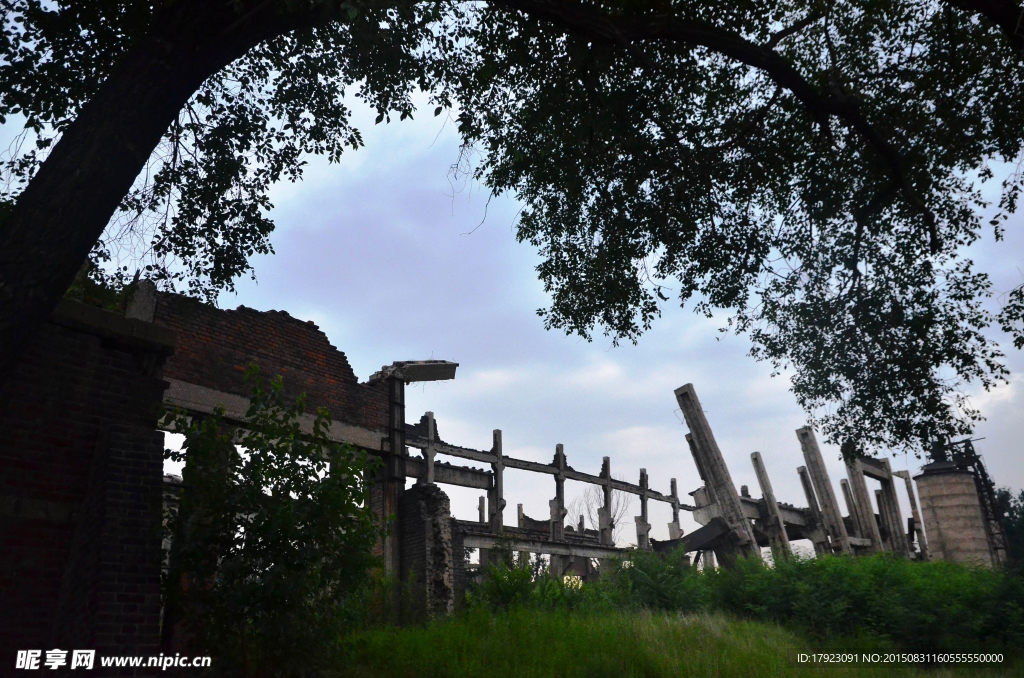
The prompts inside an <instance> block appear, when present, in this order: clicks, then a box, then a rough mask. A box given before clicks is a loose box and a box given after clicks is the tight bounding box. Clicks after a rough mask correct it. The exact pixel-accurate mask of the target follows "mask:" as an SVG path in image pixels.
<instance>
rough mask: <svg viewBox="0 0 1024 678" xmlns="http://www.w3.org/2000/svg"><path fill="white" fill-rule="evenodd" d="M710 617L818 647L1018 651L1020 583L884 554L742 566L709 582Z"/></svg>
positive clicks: (1023, 583) (1022, 619)
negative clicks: (770, 629)
mask: <svg viewBox="0 0 1024 678" xmlns="http://www.w3.org/2000/svg"><path fill="white" fill-rule="evenodd" d="M708 580H709V582H708V583H709V586H710V587H711V589H712V596H713V600H714V603H713V604H714V606H715V608H716V609H720V610H724V611H728V612H731V613H734V614H739V615H744V616H750V617H752V618H756V619H763V620H770V621H776V622H778V623H781V624H783V625H785V626H787V627H789V628H794V629H796V630H799V631H801V632H803V633H806V634H808V635H810V636H812V637H815V638H819V639H821V640H830V639H835V638H839V637H853V638H857V637H874V638H880V639H884V640H887V641H891V642H892V643H894V644H895V645H896V646H898V647H901V648H905V649H910V650H914V651H919V652H939V651H971V650H986V651H991V650H993V649H995V648H1002V649H1005V650H1008V651H1013V650H1014V649H1016V648H1020V647H1022V646H1024V615H1022V614H1021V612H1022V610H1024V580H1022V579H1021V578H1020V577H1016V576H1012V575H1010V574H1007V573H1003V572H994V571H991V570H985V569H974V568H968V567H963V566H960V565H956V564H953V563H949V562H929V563H914V562H911V561H908V560H904V559H900V558H895V557H892V556H887V555H878V556H871V557H862V558H840V557H826V558H813V559H806V560H802V559H792V560H786V561H782V562H779V563H778V564H776V566H775V567H774V568H769V567H766V566H764V565H763V564H761V563H759V562H757V561H749V560H748V561H741V562H740V563H739V565H738V567H737V568H736V569H734V570H717V571H715V572H714V574H709V575H708Z"/></svg>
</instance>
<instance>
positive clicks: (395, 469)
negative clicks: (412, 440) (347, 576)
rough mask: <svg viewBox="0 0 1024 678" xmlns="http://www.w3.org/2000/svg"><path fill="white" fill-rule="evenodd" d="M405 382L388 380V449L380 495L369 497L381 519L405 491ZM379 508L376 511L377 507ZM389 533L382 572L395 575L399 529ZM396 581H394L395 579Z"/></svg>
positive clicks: (394, 508)
mask: <svg viewBox="0 0 1024 678" xmlns="http://www.w3.org/2000/svg"><path fill="white" fill-rule="evenodd" d="M405 456H406V450H405V382H404V381H402V379H401V378H399V377H389V378H388V449H387V450H386V451H385V457H384V468H383V469H382V471H381V474H380V476H378V479H377V482H376V483H375V487H374V488H373V490H372V491H371V496H372V493H373V492H375V493H377V494H379V495H380V497H379V498H376V501H373V500H374V499H375V498H372V499H371V501H373V503H374V508H375V509H378V510H379V511H380V517H381V518H382V519H385V520H386V519H387V518H388V517H389V516H397V515H398V502H399V501H400V500H401V498H402V493H403V492H404V491H405V478H406V475H405ZM378 507H379V508H378ZM396 527H397V529H395V530H389V531H388V533H387V535H386V536H385V537H384V544H383V556H384V571H385V572H386V573H388V574H397V572H398V564H399V560H400V548H401V535H400V534H399V530H400V529H401V527H400V526H396ZM396 582H397V578H396Z"/></svg>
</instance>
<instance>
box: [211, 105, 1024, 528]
mask: <svg viewBox="0 0 1024 678" xmlns="http://www.w3.org/2000/svg"><path fill="white" fill-rule="evenodd" d="M429 110H430V108H429V107H427V106H425V105H424V106H422V107H421V112H422V113H423V116H422V117H421V116H417V118H416V119H414V120H412V121H408V120H407V121H403V122H400V123H398V122H394V123H391V124H380V125H374V124H373V113H372V112H370V111H367V110H359V109H357V111H356V117H355V122H356V125H357V126H358V127H359V128H360V130H361V131H362V132H363V134H364V138H365V141H366V146H365V147H364V148H360V149H359V150H357V151H353V152H348V153H346V154H345V156H344V157H343V158H342V160H341V162H340V163H338V164H334V165H331V164H328V163H327V162H325V161H323V160H321V159H318V158H313V159H311V162H310V165H309V167H308V168H307V171H306V175H305V179H304V180H303V181H302V182H301V183H296V184H283V185H279V186H277V187H275V188H274V189H273V192H272V196H271V198H272V202H273V203H274V205H275V207H274V210H273V212H272V217H273V218H274V220H275V221H276V223H277V231H276V232H275V234H274V236H273V239H272V242H273V245H274V248H275V250H276V254H274V255H272V256H260V257H257V258H256V259H255V260H254V262H253V263H254V265H255V269H256V274H257V278H258V281H257V282H252V281H249V280H243V281H240V283H239V285H238V289H237V294H225V295H223V296H222V297H221V299H220V305H221V306H222V307H225V308H235V307H237V306H238V305H245V306H249V307H252V308H256V309H260V310H270V309H275V310H285V311H288V312H289V313H290V314H292V315H293V316H295V317H298V318H301V319H303V320H313V321H314V322H315V323H317V324H318V325H319V326H320V328H321V329H322V330H323V331H324V332H325V333H326V334H327V336H328V338H329V339H330V341H331V342H332V343H333V344H334V345H335V346H336V347H337V348H338V349H340V350H341V351H343V352H345V354H346V355H347V356H348V359H349V361H350V363H351V364H352V367H353V368H354V370H355V373H356V375H357V376H358V377H359V379H360V380H361V381H365V380H366V379H367V378H368V377H369V376H370V374H371V373H373V372H374V371H376V370H377V369H379V368H380V367H381V366H382V365H387V364H390V363H392V362H393V361H396V360H421V359H443V360H451V361H455V362H457V363H459V368H458V371H457V376H456V378H455V379H454V380H453V381H448V382H432V383H423V384H415V385H412V386H410V387H409V388H408V389H407V410H406V412H407V419H408V420H409V421H415V420H418V418H419V416H420V415H421V414H422V413H423V412H425V411H427V410H430V411H433V412H434V414H435V417H436V419H437V425H438V432H439V435H440V436H441V437H442V438H443V439H444V440H445V441H446V442H449V443H453V444H456V445H460V446H464V447H472V448H476V449H489V448H490V446H491V432H492V430H493V429H501V430H502V432H503V446H504V452H505V454H507V455H510V456H514V457H518V458H522V459H528V460H533V461H540V462H550V461H551V458H552V456H553V455H554V451H555V445H556V444H558V443H562V444H564V446H565V453H566V455H567V458H568V463H569V464H570V465H571V466H573V467H574V468H575V469H577V470H580V471H584V472H589V473H594V474H596V473H598V471H599V469H600V466H601V458H602V457H604V456H608V457H610V458H611V469H612V474H613V475H614V476H616V477H619V478H622V479H625V480H628V481H630V482H634V483H635V482H638V479H639V471H640V469H641V468H646V469H647V471H648V474H649V477H650V482H651V486H652V488H653V489H656V490H659V491H662V492H665V493H667V492H668V489H669V479H670V478H677V479H678V481H679V491H680V494H681V495H682V496H683V498H684V500H685V501H689V500H690V498H689V497H686V496H685V495H686V494H687V493H689V492H691V491H692V490H694V489H696V488H697V487H698V486H699V485H700V484H701V482H700V479H699V476H698V474H697V471H696V468H695V467H694V464H693V461H692V457H691V455H690V453H689V450H688V449H687V446H686V441H685V438H684V434H685V433H686V427H685V425H684V424H683V423H682V417H681V413H680V412H679V410H678V408H677V405H676V402H675V398H674V395H673V390H674V389H675V388H677V387H679V386H681V385H683V384H686V383H693V384H694V387H695V389H696V392H697V394H698V397H699V398H700V400H701V404H702V406H703V408H704V411H705V413H706V416H707V418H708V421H709V423H710V425H711V427H712V430H713V431H714V434H715V437H716V439H717V441H718V444H719V447H720V448H721V450H722V453H723V455H724V457H725V460H726V462H727V464H728V465H729V468H730V471H731V474H732V478H733V481H734V483H735V484H736V486H737V489H739V486H740V485H748V486H749V487H750V493H751V494H752V495H753V496H754V497H759V496H760V490H759V489H758V487H757V481H756V478H755V476H754V472H753V468H752V466H751V462H750V453H751V452H753V451H755V450H756V451H760V452H761V454H762V456H763V458H764V461H765V465H766V467H767V470H768V474H769V476H770V478H771V481H772V484H773V487H774V490H775V494H776V496H777V497H778V499H779V500H780V501H785V502H790V503H793V504H796V505H800V506H805V505H806V500H805V499H804V495H803V491H802V489H801V486H800V483H799V480H798V477H797V473H796V467H798V466H801V465H803V464H804V461H803V457H802V454H801V452H800V447H799V444H798V442H797V438H796V434H795V430H796V429H797V428H799V427H800V426H802V425H804V424H805V421H806V416H805V414H804V413H803V412H802V411H801V409H800V408H799V407H798V406H797V404H796V401H795V399H794V397H793V395H792V393H790V391H789V380H788V376H786V375H785V374H784V375H783V376H781V377H776V378H772V377H771V376H770V373H771V369H770V367H769V365H767V364H763V363H757V362H755V361H754V360H753V359H751V358H749V357H747V356H746V353H747V351H748V350H749V342H748V340H747V339H746V338H745V337H742V336H734V335H729V334H722V333H719V332H718V331H717V330H718V328H719V327H721V326H722V324H723V322H724V316H723V317H721V318H714V319H708V318H705V317H703V316H700V315H697V314H694V313H693V312H692V311H691V310H689V309H680V308H679V306H678V303H675V304H673V303H671V302H670V303H668V304H666V305H665V307H664V309H663V314H662V317H661V318H660V319H658V320H657V321H656V322H655V324H654V327H653V328H652V329H651V330H650V331H649V332H647V333H646V334H645V335H643V336H642V337H641V339H640V341H639V343H638V344H637V345H636V346H633V345H631V344H628V343H627V344H624V345H620V346H618V347H613V346H612V342H611V341H610V340H609V339H606V338H602V337H600V336H598V337H596V338H595V339H594V341H593V342H592V343H588V342H587V341H585V340H582V339H580V338H579V337H574V336H566V335H564V334H563V333H562V332H560V331H557V330H555V331H547V330H545V329H544V327H543V321H542V319H541V318H540V317H538V315H537V313H536V311H537V309H539V308H541V307H543V306H546V305H547V303H548V298H547V296H546V294H545V293H544V291H543V288H542V286H541V283H540V282H539V281H538V280H537V276H536V272H535V271H534V267H535V266H536V265H537V264H538V263H539V261H540V258H539V257H538V255H537V252H536V251H535V249H534V248H533V247H532V246H530V245H529V244H527V243H523V244H521V243H518V242H516V239H515V220H516V215H517V211H518V209H519V204H518V203H517V202H516V201H515V199H514V197H510V196H498V197H491V196H489V195H488V193H487V192H486V189H485V188H484V187H483V186H480V185H475V184H472V183H459V182H454V183H453V180H452V178H451V177H450V175H449V170H450V167H451V166H452V164H453V163H455V162H456V161H457V159H458V154H459V138H458V135H457V133H456V131H455V129H454V126H453V125H452V124H451V122H450V121H447V120H446V119H445V118H444V117H443V116H442V117H436V118H435V117H430V115H429ZM1021 225H1022V219H1021V217H1020V216H1017V217H1016V218H1014V220H1013V221H1011V222H1010V224H1009V227H1008V229H1007V236H1006V240H1005V241H1004V242H1001V243H998V244H996V243H994V242H993V239H992V237H991V234H988V233H987V234H986V240H985V241H984V242H982V243H980V244H978V245H976V246H974V247H973V248H972V252H971V255H972V256H974V257H975V259H976V261H977V262H978V264H979V265H980V268H981V269H982V270H986V271H988V272H989V273H990V274H991V275H992V276H993V280H994V282H995V287H996V289H997V290H998V291H1002V292H1005V291H1007V290H1009V289H1011V288H1012V287H1014V286H1015V285H1016V284H1019V282H1020V281H1021V279H1022V273H1021V268H1020V265H1021V257H1020V255H1021V252H1022V251H1024V234H1022V233H1021V229H1020V226H1021ZM994 336H997V337H998V338H1000V339H1001V340H1003V343H1004V345H1005V346H1007V347H1008V348H1007V349H1006V350H1007V352H1008V356H1007V363H1008V365H1009V367H1010V369H1011V370H1012V372H1014V373H1015V374H1017V373H1020V372H1022V371H1024V357H1022V355H1021V352H1020V351H1016V350H1014V349H1013V348H1012V346H1010V344H1009V342H1008V341H1006V337H1005V336H1002V335H1000V334H999V333H997V334H996V335H994ZM971 393H974V391H971ZM974 403H975V404H976V405H977V406H978V407H980V409H981V411H982V413H983V414H984V415H985V416H986V417H987V421H985V422H983V423H982V424H981V425H980V426H979V427H978V429H977V433H976V437H984V438H985V440H983V441H981V442H979V443H977V446H978V450H979V452H981V454H982V455H983V457H984V459H985V461H986V463H987V465H988V468H989V471H990V473H991V475H992V476H993V478H994V479H995V481H996V482H997V484H999V485H1001V486H1009V487H1012V488H1015V489H1017V490H1019V489H1020V488H1021V487H1024V464H1021V463H1020V461H1019V460H1020V458H1021V453H1022V451H1024V450H1022V449H1021V447H1022V444H1021V441H1022V440H1024V421H1022V418H1021V417H1020V413H1021V412H1022V405H1024V393H1022V391H1021V389H1020V387H1019V386H1018V384H1017V383H1016V380H1015V379H1014V381H1013V382H1012V383H1011V384H1010V385H1009V386H1004V387H1001V388H998V389H996V390H995V391H993V392H989V393H985V392H980V393H977V395H976V397H975V398H974ZM822 447H823V453H824V456H825V461H826V465H827V467H828V470H829V473H830V474H831V480H832V484H833V486H834V488H835V491H836V494H837V496H840V497H841V494H840V491H839V479H840V478H842V477H845V468H844V467H843V465H842V462H841V461H840V460H839V452H838V449H836V448H834V447H831V446H828V445H824V444H823V445H822ZM414 452H415V451H414ZM450 461H457V460H450ZM891 461H892V465H893V468H894V469H896V470H898V469H904V468H907V469H910V470H911V471H912V472H914V473H916V472H917V470H918V468H919V467H920V464H921V462H920V460H917V459H915V458H913V457H912V456H911V457H909V458H908V457H907V456H904V455H900V456H897V457H894V458H892V460H891ZM459 463H465V462H459ZM873 482H874V481H870V480H869V486H871V487H873V485H872V483H873ZM553 485H554V483H553V480H552V479H551V478H550V477H548V476H538V475H536V474H531V473H527V472H524V471H506V476H505V488H506V489H505V498H506V501H507V507H506V509H505V514H504V520H505V523H506V524H515V521H516V505H517V504H519V503H521V504H523V506H524V510H525V512H526V513H527V515H530V516H531V517H534V518H539V519H546V518H547V515H548V504H547V502H548V500H549V499H550V498H552V497H553V496H554V487H553ZM444 489H445V490H446V492H447V493H448V495H449V497H450V498H451V502H452V510H453V513H454V514H455V515H456V516H457V517H459V518H463V519H476V516H477V501H478V497H479V495H480V492H479V491H477V490H471V489H467V488H457V487H450V486H446V487H445V488H444ZM584 489H585V486H583V485H581V484H579V483H573V482H569V483H567V488H566V491H567V499H568V500H569V501H571V500H572V499H573V498H574V497H575V496H576V495H578V494H579V493H580V492H582V491H583V490H584ZM898 492H899V493H900V494H901V500H902V504H903V511H904V516H909V505H908V503H907V500H906V497H905V496H902V495H903V489H902V487H900V488H899V490H898ZM840 502H842V500H841V499H840ZM638 512H639V503H638V502H636V501H634V503H633V505H632V507H631V510H630V517H627V518H626V520H625V521H624V522H625V523H627V524H626V525H625V526H624V528H623V529H622V530H621V532H620V533H619V540H620V542H621V543H630V542H635V540H636V536H635V530H634V528H633V520H632V517H631V516H632V515H635V514H637V513H638ZM844 513H845V510H844ZM670 519H671V511H670V509H669V507H668V506H667V505H665V504H660V503H657V502H651V505H650V519H649V520H650V522H651V524H652V536H653V537H654V538H667V536H668V529H667V524H668V521H669V520H670ZM696 527H697V525H696V523H694V522H693V520H692V519H691V518H690V516H689V515H688V514H685V513H684V515H683V528H684V529H685V530H686V531H687V532H689V531H692V530H693V529H695V528H696Z"/></svg>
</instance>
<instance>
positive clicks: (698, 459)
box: [686, 433, 715, 503]
mask: <svg viewBox="0 0 1024 678" xmlns="http://www.w3.org/2000/svg"><path fill="white" fill-rule="evenodd" d="M686 445H687V447H689V448H690V455H691V456H692V457H693V464H694V466H696V467H697V475H699V476H700V479H701V480H702V481H703V482H704V488H705V489H706V491H707V495H708V500H710V501H711V503H715V488H714V487H712V484H711V481H710V480H708V478H709V475H708V473H707V471H706V470H705V468H704V459H703V456H702V455H701V454H700V452H698V451H697V443H695V442H694V441H693V435H691V434H689V433H687V434H686Z"/></svg>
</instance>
